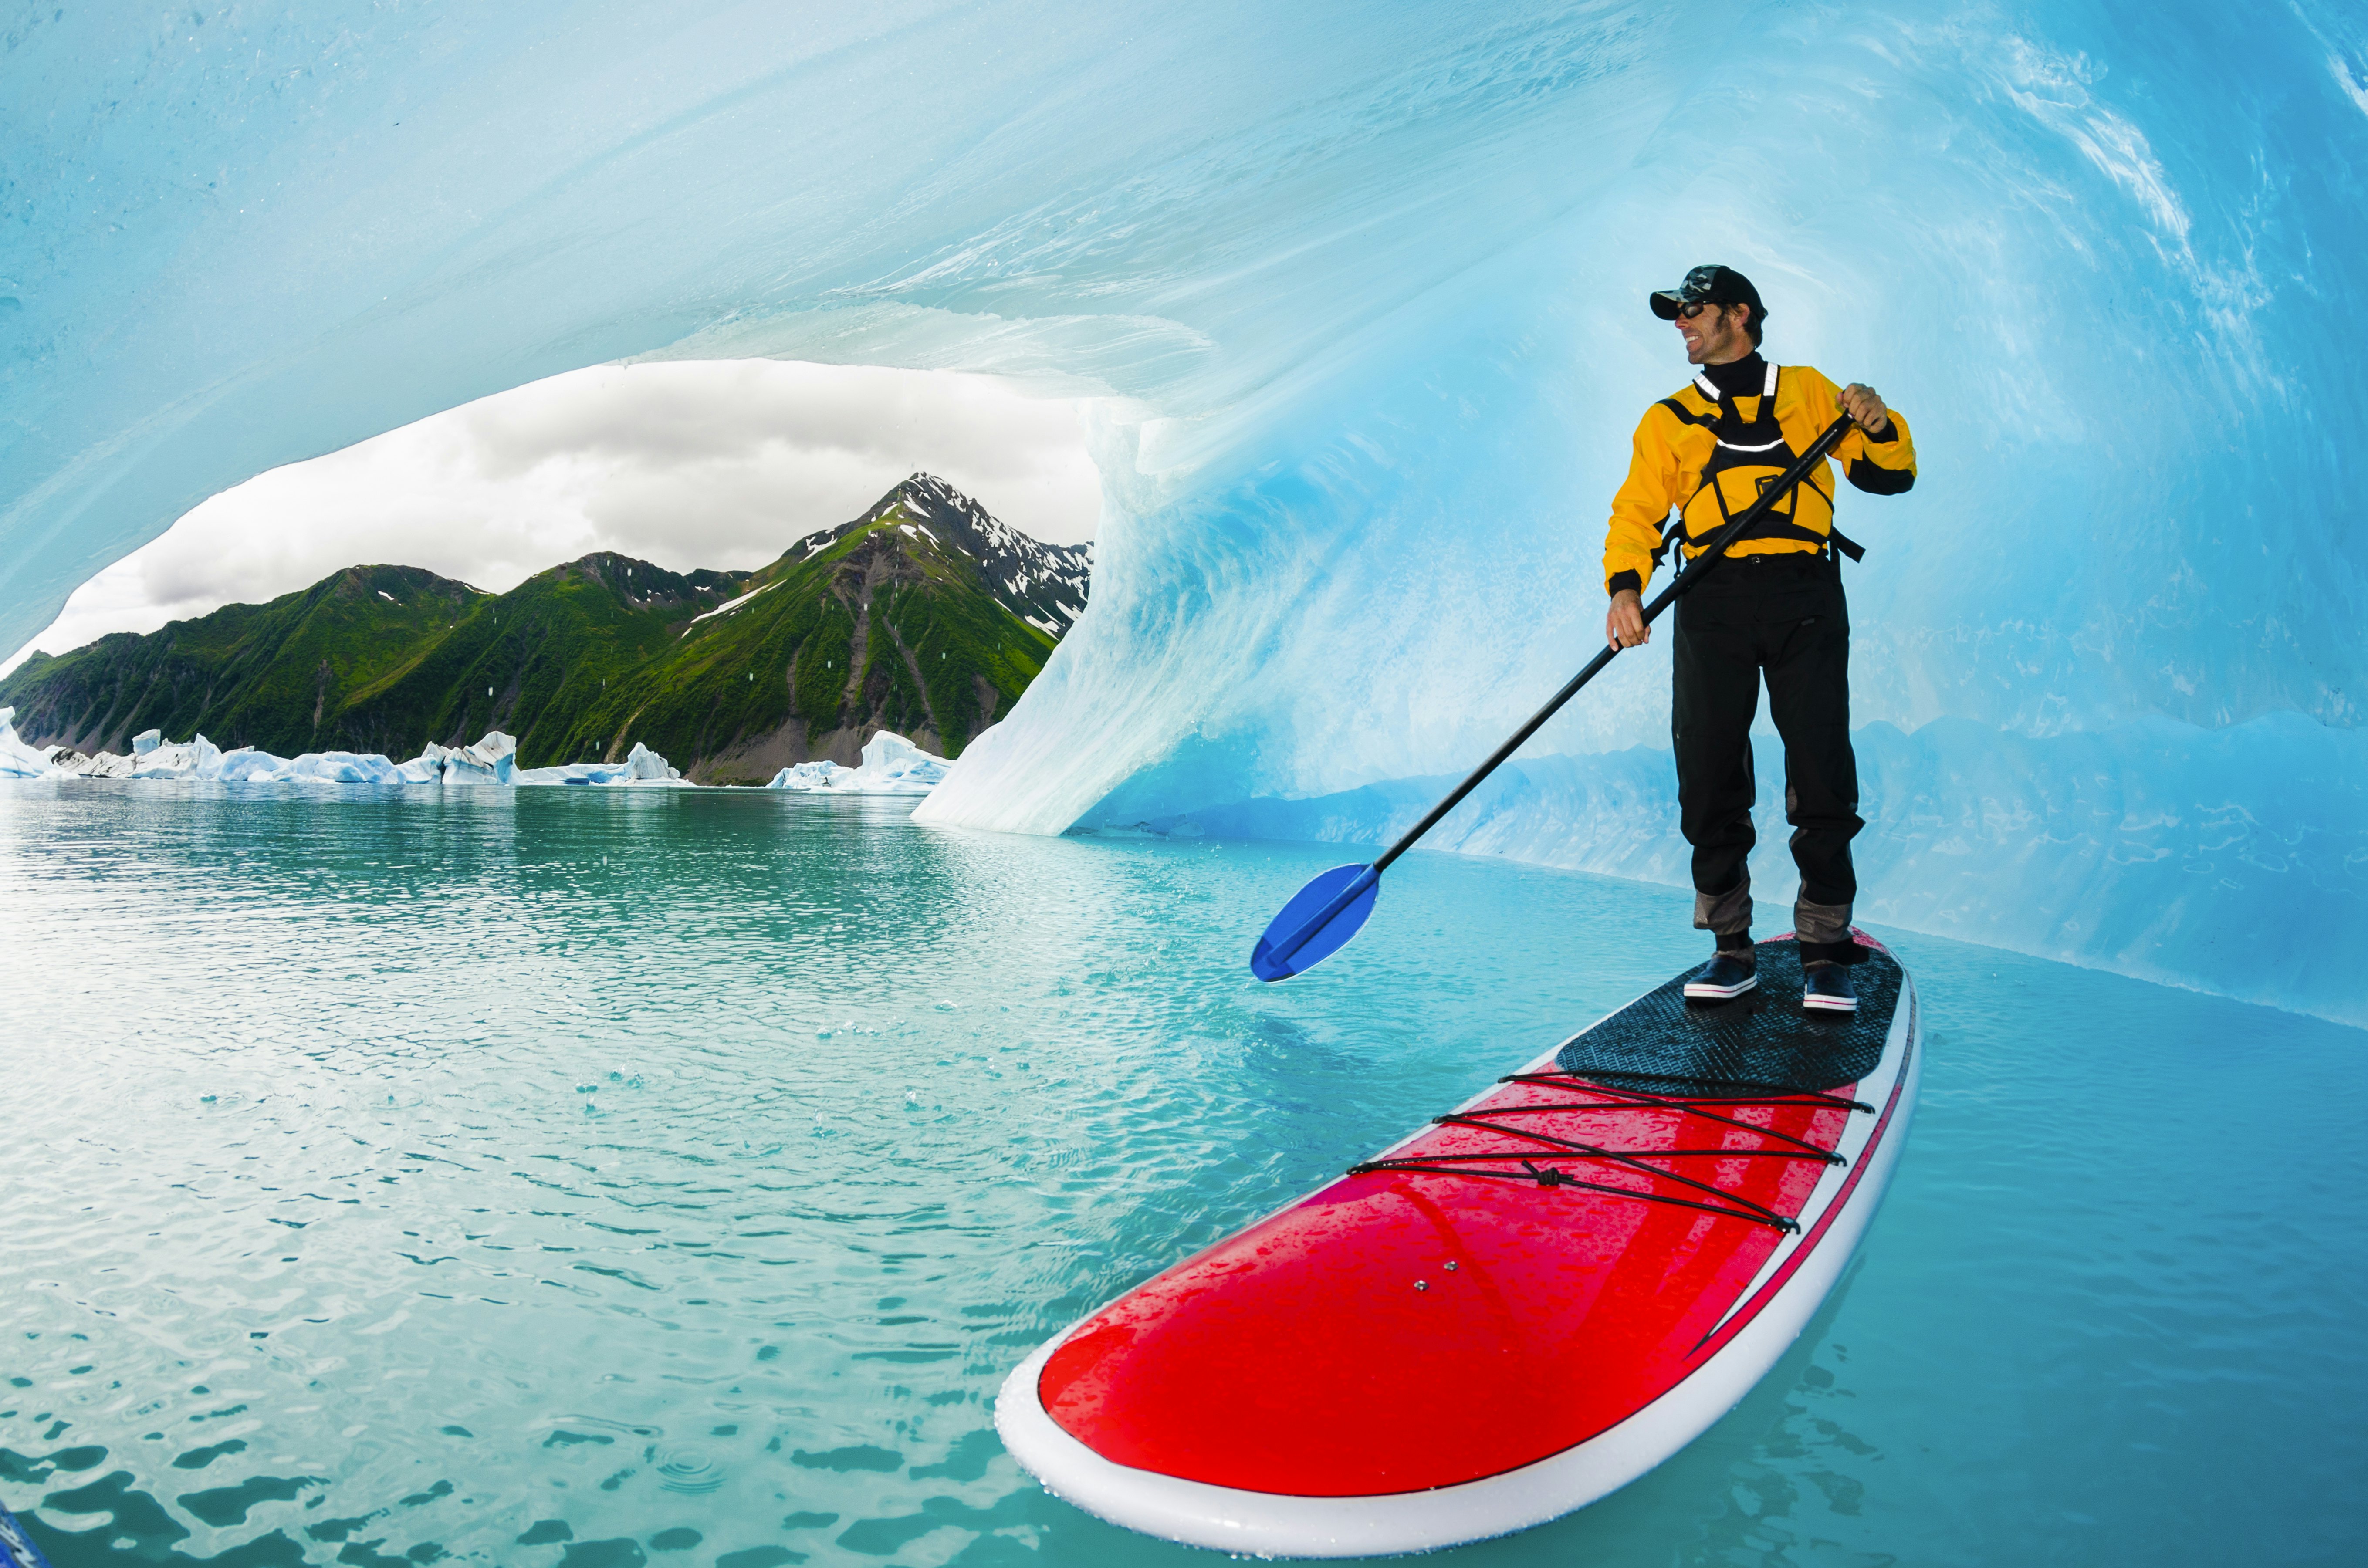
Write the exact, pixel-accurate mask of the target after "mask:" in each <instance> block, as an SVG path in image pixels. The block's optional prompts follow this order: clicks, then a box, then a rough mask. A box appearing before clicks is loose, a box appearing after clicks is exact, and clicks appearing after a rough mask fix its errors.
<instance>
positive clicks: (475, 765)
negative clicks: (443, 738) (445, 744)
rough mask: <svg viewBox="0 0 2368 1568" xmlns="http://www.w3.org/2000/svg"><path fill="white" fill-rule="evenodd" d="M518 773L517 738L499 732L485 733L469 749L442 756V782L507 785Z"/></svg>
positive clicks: (450, 783) (464, 748) (448, 783)
mask: <svg viewBox="0 0 2368 1568" xmlns="http://www.w3.org/2000/svg"><path fill="white" fill-rule="evenodd" d="M517 771H518V737H517V736H516V735H506V734H504V733H502V732H501V731H499V730H492V731H488V732H487V733H486V734H485V738H484V739H483V740H481V741H479V742H478V743H477V744H474V745H471V746H462V747H461V749H460V750H458V751H448V752H446V753H445V754H444V782H445V784H446V785H447V786H448V787H449V786H451V785H454V784H507V783H509V782H510V778H511V775H513V774H515V773H516V772H517Z"/></svg>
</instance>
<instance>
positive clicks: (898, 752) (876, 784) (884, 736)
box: [765, 730, 953, 795]
mask: <svg viewBox="0 0 2368 1568" xmlns="http://www.w3.org/2000/svg"><path fill="white" fill-rule="evenodd" d="M951 767H953V765H952V764H951V763H950V762H948V761H947V760H946V759H945V758H944V757H941V756H931V755H930V754H929V753H928V752H925V751H923V750H922V749H921V748H920V747H919V746H916V745H915V744H913V743H912V742H911V741H908V740H906V739H905V737H904V736H902V735H900V734H897V733H895V732H894V731H893V730H882V731H881V732H880V733H878V734H876V735H873V736H872V737H871V739H870V740H868V741H866V742H864V743H863V760H862V762H861V763H860V765H859V766H857V767H842V766H840V765H839V764H837V763H836V762H801V763H795V764H792V765H791V766H790V767H784V768H782V769H781V770H780V772H779V773H776V774H774V775H773V778H772V782H771V783H769V784H767V785H766V786H765V788H766V789H768V790H796V791H798V792H800V793H803V794H809V795H926V794H928V793H929V791H931V790H935V789H936V788H937V787H938V786H939V784H940V783H942V782H943V781H944V779H945V777H946V774H947V772H948V771H949V770H950V769H951Z"/></svg>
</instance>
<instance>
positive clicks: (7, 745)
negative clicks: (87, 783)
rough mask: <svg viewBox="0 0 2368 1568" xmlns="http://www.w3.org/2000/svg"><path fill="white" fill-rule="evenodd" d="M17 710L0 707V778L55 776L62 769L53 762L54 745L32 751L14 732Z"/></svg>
mask: <svg viewBox="0 0 2368 1568" xmlns="http://www.w3.org/2000/svg"><path fill="white" fill-rule="evenodd" d="M16 720H17V710H15V709H14V708H0V778H58V777H61V776H62V775H63V771H64V770H63V769H62V768H60V767H58V765H57V762H56V756H57V748H56V747H55V746H48V747H45V748H43V749H42V750H40V751H35V750H34V749H33V748H32V747H31V746H28V745H27V744H25V743H24V741H23V739H22V738H21V737H19V736H18V735H17V723H16Z"/></svg>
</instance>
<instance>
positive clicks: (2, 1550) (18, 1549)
mask: <svg viewBox="0 0 2368 1568" xmlns="http://www.w3.org/2000/svg"><path fill="white" fill-rule="evenodd" d="M0 1568H50V1560H49V1559H48V1558H46V1557H44V1556H42V1555H41V1553H40V1549H39V1548H37V1547H35V1546H34V1545H33V1538H32V1536H31V1534H30V1533H29V1532H28V1531H27V1530H26V1528H25V1527H24V1526H23V1525H22V1524H20V1523H18V1522H17V1516H16V1515H14V1514H12V1513H10V1512H9V1511H8V1509H7V1507H6V1505H0Z"/></svg>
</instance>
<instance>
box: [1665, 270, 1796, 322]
mask: <svg viewBox="0 0 2368 1568" xmlns="http://www.w3.org/2000/svg"><path fill="white" fill-rule="evenodd" d="M1646 300H1647V301H1648V302H1649V303H1650V304H1651V305H1652V307H1653V313H1654V314H1655V315H1656V316H1658V317H1660V318H1661V319H1662V320H1663V321H1675V320H1677V319H1678V312H1679V310H1680V309H1682V308H1683V307H1685V306H1687V305H1749V306H1750V307H1751V319H1752V320H1753V321H1755V322H1761V321H1766V320H1767V319H1768V307H1767V306H1765V305H1763V304H1761V303H1760V302H1759V290H1757V289H1754V288H1753V287H1752V286H1751V279H1750V278H1746V277H1745V276H1744V275H1743V274H1742V273H1740V272H1737V271H1736V269H1735V268H1733V267H1720V266H1718V265H1717V264H1716V263H1711V264H1709V265H1706V266H1702V267H1695V268H1694V269H1693V270H1692V271H1691V272H1689V273H1687V274H1686V280H1685V281H1684V282H1682V283H1680V284H1679V285H1678V286H1677V287H1676V288H1674V289H1656V290H1654V291H1653V292H1652V293H1651V294H1649V295H1647V296H1646Z"/></svg>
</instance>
